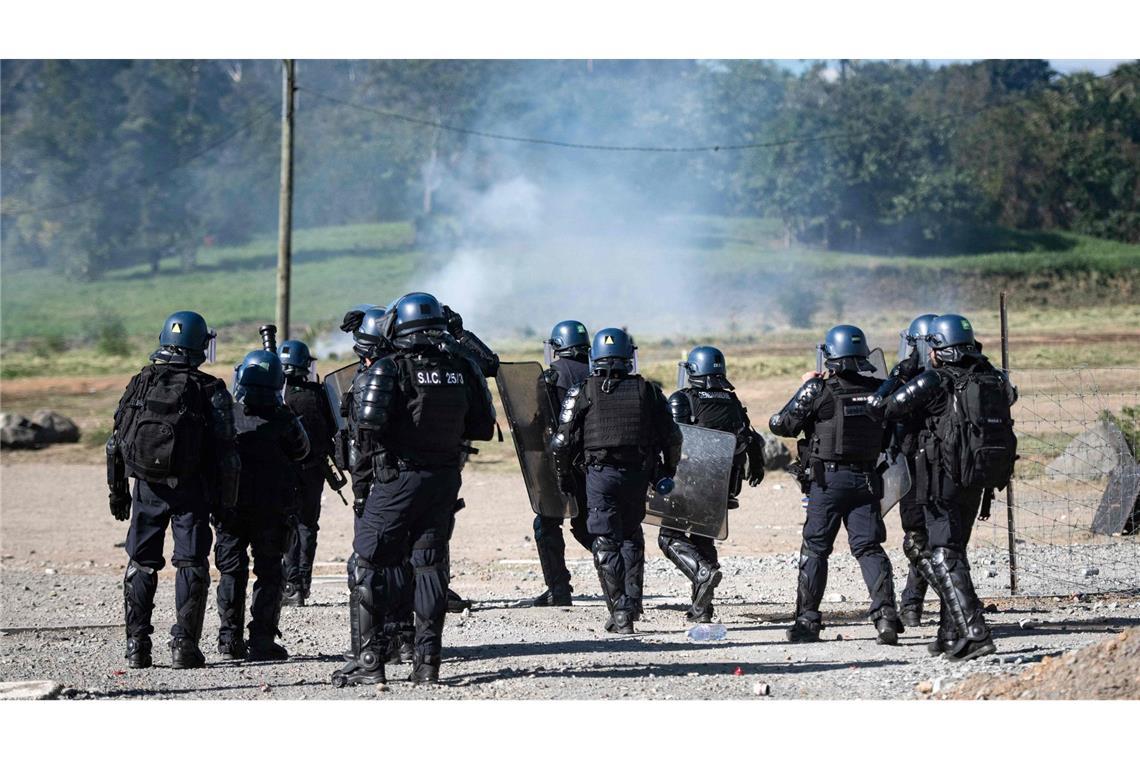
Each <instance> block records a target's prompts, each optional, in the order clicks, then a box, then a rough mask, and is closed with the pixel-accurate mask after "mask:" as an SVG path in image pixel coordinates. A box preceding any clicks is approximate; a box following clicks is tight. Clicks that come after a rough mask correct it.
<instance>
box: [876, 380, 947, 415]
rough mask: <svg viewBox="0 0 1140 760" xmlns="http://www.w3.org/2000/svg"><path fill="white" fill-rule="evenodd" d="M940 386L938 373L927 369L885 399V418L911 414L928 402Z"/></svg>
mask: <svg viewBox="0 0 1140 760" xmlns="http://www.w3.org/2000/svg"><path fill="white" fill-rule="evenodd" d="M941 387H942V384H941V381H940V379H939V377H938V373H937V372H935V371H934V370H932V369H928V370H926V371H925V372H923V373H922V374H920V375H919V376H918V377H916V378H915V379H913V380H911V381H910V382H909V383H907V384H906V385H904V386H903V387H902V388H901V389H899V390H898V391H896V392H895V393H894V395H892V396H891V397H890V398H888V399H887V402H886V406H885V407H884V412H885V416H886V418H887V419H895V418H898V417H905V416H907V415H908V414H913V413H914V412H915V411H917V410H918V409H921V408H922V407H923V406H925V405H926V404H928V403H929V402H930V401H931V400H932V399H933V398H934V397H935V396H936V395H937V394H938V391H939V389H940V388H941Z"/></svg>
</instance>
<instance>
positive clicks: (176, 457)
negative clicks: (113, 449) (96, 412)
mask: <svg viewBox="0 0 1140 760" xmlns="http://www.w3.org/2000/svg"><path fill="white" fill-rule="evenodd" d="M132 384H133V386H134V392H133V393H132V392H131V391H130V389H128V393H127V396H126V398H124V399H123V403H122V404H120V406H119V409H118V411H116V413H115V428H116V429H117V430H118V431H119V436H120V438H119V439H120V440H121V441H122V444H121V447H122V452H123V460H124V461H125V463H126V466H127V474H128V475H130V476H132V477H135V478H140V479H142V480H147V481H163V480H168V479H170V478H180V477H186V476H189V475H193V474H195V473H196V472H197V471H198V469H199V465H200V463H201V459H202V446H203V443H204V441H205V437H206V425H207V419H206V414H205V412H206V410H205V409H204V408H203V405H204V402H203V399H204V393H203V385H202V384H201V381H200V380H199V379H198V378H196V377H194V373H193V372H189V371H186V370H183V369H175V368H172V367H161V366H152V367H147V368H146V369H144V370H143V371H142V372H140V373H139V374H138V375H137V376H136V377H135V380H134V382H133V383H132Z"/></svg>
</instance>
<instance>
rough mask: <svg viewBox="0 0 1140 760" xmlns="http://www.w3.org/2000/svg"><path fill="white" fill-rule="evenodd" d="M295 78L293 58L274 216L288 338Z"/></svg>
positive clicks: (287, 67)
mask: <svg viewBox="0 0 1140 760" xmlns="http://www.w3.org/2000/svg"><path fill="white" fill-rule="evenodd" d="M296 92H297V79H296V75H295V70H294V61H293V59H291V58H290V59H288V60H286V61H285V62H284V66H283V67H282V71H281V199H280V203H279V206H278V216H277V329H278V331H279V332H280V334H281V339H282V340H288V339H289V283H290V279H291V277H292V270H293V111H294V108H293V103H294V96H295V93H296Z"/></svg>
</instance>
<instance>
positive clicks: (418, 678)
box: [408, 654, 439, 684]
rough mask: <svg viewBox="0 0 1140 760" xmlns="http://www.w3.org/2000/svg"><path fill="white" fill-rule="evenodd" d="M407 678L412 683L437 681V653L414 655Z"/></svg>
mask: <svg viewBox="0 0 1140 760" xmlns="http://www.w3.org/2000/svg"><path fill="white" fill-rule="evenodd" d="M408 680H409V681H411V682H412V683H414V684H426V683H439V655H435V656H430V655H429V656H421V655H418V654H417V655H416V656H415V657H414V658H413V660H412V672H411V673H410V674H409V675H408Z"/></svg>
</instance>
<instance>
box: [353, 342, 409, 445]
mask: <svg viewBox="0 0 1140 760" xmlns="http://www.w3.org/2000/svg"><path fill="white" fill-rule="evenodd" d="M398 377H399V369H398V368H397V367H396V363H395V362H393V361H392V360H391V359H387V358H385V359H380V360H379V361H377V362H375V363H374V364H373V365H372V366H371V367H369V368H367V369H366V370H364V371H363V372H361V373H360V374H359V375H357V376H356V379H355V380H354V381H353V394H352V395H353V413H354V414H355V417H356V420H355V421H356V424H357V425H358V426H359V427H361V428H365V429H371V430H377V431H381V430H383V429H384V428H385V427H387V425H388V419H389V417H390V416H391V414H390V412H391V408H392V403H393V401H394V399H395V391H396V380H397V378H398Z"/></svg>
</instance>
